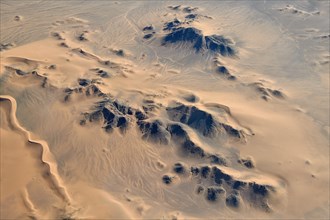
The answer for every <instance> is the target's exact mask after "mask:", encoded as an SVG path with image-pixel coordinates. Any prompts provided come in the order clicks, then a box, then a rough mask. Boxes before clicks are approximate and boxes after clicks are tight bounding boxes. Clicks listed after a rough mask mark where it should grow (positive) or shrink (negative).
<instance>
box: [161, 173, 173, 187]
mask: <svg viewBox="0 0 330 220" xmlns="http://www.w3.org/2000/svg"><path fill="white" fill-rule="evenodd" d="M172 179H173V177H170V176H169V175H164V176H163V178H162V180H163V183H165V184H167V185H169V184H171V183H172Z"/></svg>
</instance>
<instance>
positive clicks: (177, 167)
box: [173, 163, 186, 174]
mask: <svg viewBox="0 0 330 220" xmlns="http://www.w3.org/2000/svg"><path fill="white" fill-rule="evenodd" d="M173 171H174V172H176V173H178V174H183V173H185V172H186V168H185V166H184V165H183V164H182V163H175V164H174V166H173Z"/></svg>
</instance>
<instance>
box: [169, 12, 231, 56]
mask: <svg viewBox="0 0 330 220" xmlns="http://www.w3.org/2000/svg"><path fill="white" fill-rule="evenodd" d="M195 16H196V15H194V14H190V15H187V16H186V18H190V19H193V18H195ZM186 23H187V22H186ZM188 23H189V22H188ZM182 24H183V23H182V22H180V21H179V20H177V19H176V20H174V21H171V22H167V23H165V26H164V29H163V30H165V31H170V33H168V34H167V35H166V36H165V37H164V38H163V45H166V44H168V43H171V44H174V43H188V44H190V45H192V47H193V49H195V51H196V52H199V51H210V52H213V53H219V54H221V55H222V56H234V55H235V54H236V51H235V49H234V48H233V45H234V44H233V42H232V41H231V40H230V39H227V38H225V37H223V36H220V35H211V36H204V35H203V33H202V31H201V30H199V29H197V28H194V27H181V25H182Z"/></svg>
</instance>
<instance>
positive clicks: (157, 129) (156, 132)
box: [137, 120, 171, 144]
mask: <svg viewBox="0 0 330 220" xmlns="http://www.w3.org/2000/svg"><path fill="white" fill-rule="evenodd" d="M137 123H138V126H139V128H140V130H141V132H142V134H143V138H145V139H147V140H151V141H154V142H156V143H161V144H168V143H169V141H170V137H171V134H170V133H169V132H168V131H167V130H166V129H165V127H164V124H163V123H162V122H161V121H159V120H155V121H151V122H149V121H138V122H137Z"/></svg>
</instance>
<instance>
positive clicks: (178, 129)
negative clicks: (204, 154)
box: [167, 124, 189, 140]
mask: <svg viewBox="0 0 330 220" xmlns="http://www.w3.org/2000/svg"><path fill="white" fill-rule="evenodd" d="M167 130H168V131H169V132H170V133H171V135H172V137H175V138H180V139H182V140H189V136H188V133H187V132H186V131H185V130H184V129H183V128H182V126H181V125H179V124H170V125H168V126H167Z"/></svg>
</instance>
